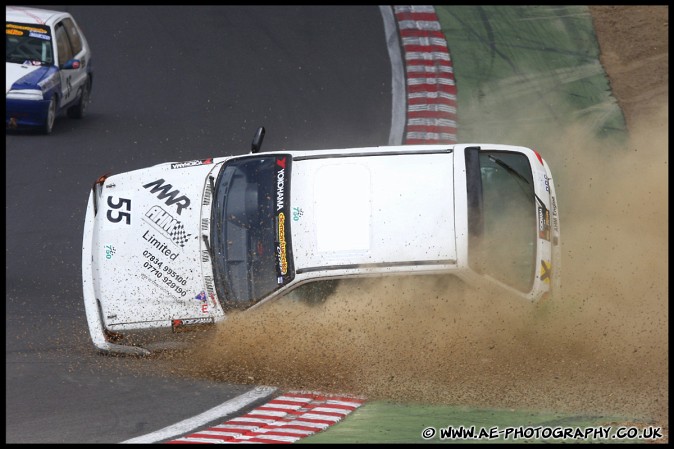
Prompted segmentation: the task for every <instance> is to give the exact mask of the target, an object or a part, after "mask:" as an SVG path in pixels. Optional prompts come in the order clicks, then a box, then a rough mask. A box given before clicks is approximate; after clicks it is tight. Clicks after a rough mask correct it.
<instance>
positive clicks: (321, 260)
mask: <svg viewBox="0 0 674 449" xmlns="http://www.w3.org/2000/svg"><path fill="white" fill-rule="evenodd" d="M476 146H477V147H481V148H482V149H488V150H495V151H507V152H516V153H520V154H524V155H526V157H527V159H528V161H529V164H530V166H531V168H532V175H533V181H534V182H533V184H534V185H533V191H534V192H535V196H536V197H537V199H536V203H537V204H538V202H539V201H540V202H542V203H543V205H544V206H545V207H543V205H541V206H540V207H538V210H539V214H538V218H539V227H538V235H537V237H536V239H535V241H536V243H535V246H536V254H535V256H536V265H537V266H539V265H540V271H537V273H536V276H535V279H533V285H532V288H531V290H530V291H528V292H523V291H519V290H516V289H515V288H512V287H510V286H508V285H506V284H504V283H502V282H500V281H498V280H496V279H493V278H491V277H489V276H488V275H485V274H479V273H477V272H475V271H473V270H472V269H471V268H470V264H469V239H468V235H469V223H468V218H467V210H468V201H469V200H468V194H467V191H466V182H467V177H466V172H467V170H466V161H465V150H466V148H467V147H476ZM282 155H283V156H290V159H291V160H292V165H291V167H292V169H291V170H290V171H289V174H288V175H284V174H283V173H284V171H282V170H279V171H278V172H277V173H278V175H277V176H278V179H277V180H276V179H275V181H277V182H278V189H279V190H278V191H279V192H281V195H284V194H283V192H285V191H286V190H285V188H286V187H284V183H285V182H288V179H290V194H289V195H288V196H287V197H285V196H283V197H282V198H280V200H281V201H282V202H286V201H289V205H287V204H284V206H283V207H284V210H285V211H287V212H289V213H288V214H287V215H288V216H287V218H286V219H285V220H286V224H285V225H286V226H289V227H290V234H289V235H290V241H289V242H288V252H287V254H288V257H290V258H291V259H292V260H291V263H290V264H289V266H291V267H292V268H293V273H292V280H291V281H290V282H289V283H288V284H285V285H283V286H282V287H280V288H278V289H277V290H275V291H272V292H271V293H270V294H269V295H267V296H266V297H264V298H261V299H260V300H259V301H258V302H257V303H256V304H255V305H254V306H253V307H252V308H255V307H259V306H260V305H261V304H263V303H266V302H268V301H272V300H276V299H278V298H281V297H283V296H284V295H285V294H286V293H288V292H289V291H291V290H293V289H294V288H296V287H297V286H299V285H302V284H303V283H306V282H308V281H311V280H315V279H319V278H324V279H336V278H342V277H362V276H383V275H397V274H400V275H409V274H453V275H455V276H457V277H459V278H461V279H463V280H464V281H465V282H467V283H468V284H473V285H481V284H489V285H492V286H496V287H498V288H501V290H502V291H507V292H510V293H512V294H513V295H514V296H517V297H520V298H523V299H525V300H530V301H536V300H538V299H540V298H541V297H543V296H546V295H547V294H549V293H550V292H552V291H555V290H554V289H557V290H556V291H558V288H559V276H552V272H553V271H552V270H553V268H554V270H555V272H556V273H558V272H559V267H560V262H561V250H560V246H559V243H560V234H559V213H558V210H557V203H556V197H555V190H554V182H553V180H552V175H551V173H550V170H549V167H548V166H547V164H546V163H545V161H544V160H543V159H542V158H540V156H539V155H538V154H537V153H535V152H534V151H532V150H530V149H528V148H524V147H514V146H506V145H496V144H471V145H406V146H396V147H369V148H353V149H341V150H340V149H333V150H318V151H282V152H281V151H279V152H264V153H258V154H256V155H250V154H249V155H243V156H234V157H222V158H216V159H206V160H196V161H189V162H183V163H166V164H160V165H157V166H154V167H150V168H147V169H141V170H135V171H132V172H127V173H122V174H119V175H115V176H110V177H107V179H105V180H104V182H102V183H97V184H96V185H95V186H94V189H93V190H92V193H91V195H90V199H89V205H88V208H87V215H86V218H85V228H84V238H83V249H82V255H83V260H82V273H83V292H84V302H85V306H86V311H87V320H88V323H89V330H90V333H91V336H92V340H93V342H94V345H95V346H96V347H97V348H98V349H99V350H101V351H108V352H131V353H145V352H144V351H146V350H145V349H143V348H137V347H125V346H120V345H115V344H114V343H113V342H111V341H110V339H109V338H108V336H107V335H108V333H109V332H119V331H126V330H136V329H151V328H162V327H164V328H166V327H171V326H172V325H174V324H175V323H176V322H179V323H182V324H199V323H213V322H217V321H220V320H223V319H225V317H226V311H225V309H223V306H222V303H221V299H222V298H218V295H217V292H216V289H215V288H214V282H213V278H214V273H213V269H214V268H213V266H214V265H213V264H212V262H211V260H210V255H209V246H208V243H207V242H208V238H209V236H210V232H211V226H212V224H211V223H210V219H211V206H212V205H211V196H212V189H211V183H212V182H213V181H212V180H209V175H211V176H212V177H213V179H217V175H218V173H219V172H220V170H221V168H222V167H223V166H224V165H225V164H226V163H227V161H229V160H233V159H239V158H247V157H251V156H252V157H256V156H275V157H277V156H278V158H279V159H281V158H282ZM289 167H290V165H289ZM282 172H283V173H282ZM284 176H288V178H287V179H285V178H284ZM286 206H287V207H286ZM95 209H96V211H95V213H94V210H95ZM546 210H547V212H545V211H546ZM532 229H533V226H532ZM532 232H533V231H532ZM532 236H533V234H532ZM283 255H285V253H284V254H283ZM172 273H173V274H172ZM551 279H552V282H551Z"/></svg>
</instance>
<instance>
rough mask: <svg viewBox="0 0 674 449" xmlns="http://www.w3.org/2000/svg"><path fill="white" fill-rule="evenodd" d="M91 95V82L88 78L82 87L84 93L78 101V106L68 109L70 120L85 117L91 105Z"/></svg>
mask: <svg viewBox="0 0 674 449" xmlns="http://www.w3.org/2000/svg"><path fill="white" fill-rule="evenodd" d="M90 93H91V80H90V79H89V77H87V80H86V82H85V83H84V84H83V85H82V93H81V94H80V99H79V100H77V104H75V105H74V106H71V107H69V108H68V117H70V118H82V117H84V112H85V111H86V109H87V105H88V104H89V94H90Z"/></svg>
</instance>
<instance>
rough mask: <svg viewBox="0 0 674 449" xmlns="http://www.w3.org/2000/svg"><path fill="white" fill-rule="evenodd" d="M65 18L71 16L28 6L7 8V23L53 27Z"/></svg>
mask: <svg viewBox="0 0 674 449" xmlns="http://www.w3.org/2000/svg"><path fill="white" fill-rule="evenodd" d="M63 17H70V14H68V13H67V12H63V11H52V10H49V9H38V8H29V7H27V6H6V7H5V22H15V23H29V24H31V25H53V24H54V23H55V22H56V21H57V20H58V19H61V18H63Z"/></svg>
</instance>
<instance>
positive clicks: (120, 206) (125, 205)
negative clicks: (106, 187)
mask: <svg viewBox="0 0 674 449" xmlns="http://www.w3.org/2000/svg"><path fill="white" fill-rule="evenodd" d="M108 207H109V208H110V209H108V213H107V217H108V221H109V222H111V223H119V222H123V223H124V224H127V225H130V224H131V200H130V199H127V198H118V199H117V200H116V201H115V199H114V198H113V197H111V196H109V197H108ZM113 209H116V210H113ZM124 211H126V212H124Z"/></svg>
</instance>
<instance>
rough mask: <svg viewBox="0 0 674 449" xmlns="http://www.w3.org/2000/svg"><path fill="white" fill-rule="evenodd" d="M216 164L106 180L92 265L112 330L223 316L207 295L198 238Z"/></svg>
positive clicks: (200, 163) (165, 167)
mask: <svg viewBox="0 0 674 449" xmlns="http://www.w3.org/2000/svg"><path fill="white" fill-rule="evenodd" d="M216 166H219V165H217V164H215V165H214V164H213V163H212V160H205V161H192V162H187V163H169V164H161V165H158V166H155V167H151V168H147V169H142V170H136V171H132V172H128V173H123V174H120V175H115V176H110V177H109V178H107V179H106V182H105V184H104V186H103V189H102V195H101V196H100V198H99V200H98V211H97V214H96V222H95V229H94V241H93V248H94V250H93V264H94V278H95V279H96V282H95V288H96V296H97V298H98V299H99V301H100V302H101V307H102V314H103V320H104V322H105V324H106V326H107V327H108V328H110V329H112V330H114V329H115V328H116V326H117V328H120V327H119V326H121V325H124V324H127V325H130V324H131V323H135V324H134V325H133V326H132V327H139V326H140V323H147V326H146V327H156V326H157V324H150V323H156V322H157V321H163V325H164V326H166V325H167V324H168V323H169V322H170V320H174V319H185V318H192V319H200V318H203V319H204V321H207V320H208V319H210V318H211V317H213V316H217V315H221V314H222V310H221V308H220V307H219V305H218V303H217V301H216V298H215V297H214V296H213V295H210V297H209V295H208V294H207V293H206V291H207V289H206V286H205V284H204V273H202V257H201V249H200V239H199V237H200V226H201V224H200V218H201V217H200V215H201V212H202V207H201V205H202V198H203V194H204V184H205V179H206V177H207V175H208V173H209V172H210V171H211V170H212V169H213V168H214V167H216ZM203 269H205V270H207V271H208V270H210V263H208V264H204V267H203ZM206 275H210V273H207V274H206ZM141 327H144V326H141Z"/></svg>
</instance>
